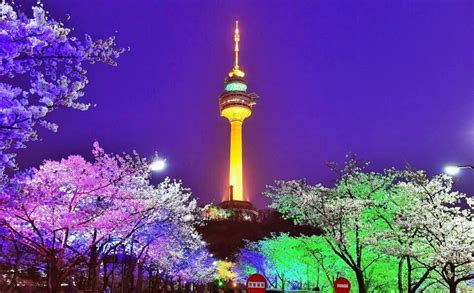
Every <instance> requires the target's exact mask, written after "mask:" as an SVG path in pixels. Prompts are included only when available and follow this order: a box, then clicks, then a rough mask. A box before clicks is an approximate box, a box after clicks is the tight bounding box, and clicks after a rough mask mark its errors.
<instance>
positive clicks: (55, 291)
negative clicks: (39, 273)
mask: <svg viewBox="0 0 474 293" xmlns="http://www.w3.org/2000/svg"><path fill="white" fill-rule="evenodd" d="M47 273H48V292H50V293H60V291H61V281H62V280H61V279H60V273H59V268H58V266H57V264H56V261H55V260H54V259H50V260H48V269H47Z"/></svg>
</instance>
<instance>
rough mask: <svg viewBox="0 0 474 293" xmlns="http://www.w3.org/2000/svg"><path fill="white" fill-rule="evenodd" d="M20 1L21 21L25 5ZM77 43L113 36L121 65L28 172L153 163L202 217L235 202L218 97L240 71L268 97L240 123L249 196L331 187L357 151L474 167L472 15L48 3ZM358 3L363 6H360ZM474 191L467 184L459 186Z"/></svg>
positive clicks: (37, 146)
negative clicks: (84, 161) (302, 183)
mask: <svg viewBox="0 0 474 293" xmlns="http://www.w3.org/2000/svg"><path fill="white" fill-rule="evenodd" d="M16 2H17V3H23V7H24V9H26V8H27V6H28V5H30V6H31V3H32V2H29V1H16ZM44 2H45V8H46V9H47V10H49V11H50V15H51V16H52V17H54V18H56V19H66V18H67V16H70V17H71V19H70V20H68V21H67V22H66V24H67V26H69V27H73V28H74V29H75V32H74V34H75V35H77V36H82V35H83V34H84V33H86V32H87V33H89V34H91V35H92V36H93V37H94V38H104V37H107V36H109V35H112V34H115V35H116V36H117V39H118V43H119V45H120V46H123V47H128V46H129V47H130V48H131V50H130V51H129V52H127V53H125V54H124V55H123V56H122V57H121V58H120V59H119V66H118V67H116V68H114V67H111V66H107V65H102V64H99V65H94V66H90V67H89V79H90V84H89V85H88V87H87V88H86V95H85V98H84V101H85V102H90V103H93V104H97V106H96V107H94V108H92V109H90V110H89V111H87V112H80V111H75V110H69V109H67V110H60V111H57V112H55V113H53V114H52V115H51V116H50V117H49V118H50V120H51V121H54V122H57V123H58V124H59V125H60V129H59V132H58V133H51V132H48V131H43V130H42V131H40V135H41V137H42V141H40V142H33V143H30V145H29V147H28V148H27V149H26V150H22V151H21V152H19V157H18V158H19V162H20V166H21V167H22V168H25V167H30V166H38V165H39V164H40V162H41V161H42V160H43V159H60V158H62V157H65V156H67V155H69V154H82V155H84V156H87V157H88V158H90V157H91V155H90V151H91V148H92V143H93V142H94V141H95V140H98V141H99V142H100V144H101V145H102V146H103V147H104V148H105V149H106V151H108V152H115V153H121V152H131V151H132V150H137V151H138V152H139V153H140V154H141V155H143V156H148V157H151V156H152V155H153V152H154V151H155V150H157V151H158V152H159V153H160V154H161V155H162V156H164V157H166V158H167V160H168V169H167V170H166V171H165V172H164V173H162V174H159V175H154V176H155V177H156V178H154V180H155V181H158V180H160V179H162V178H163V177H164V176H170V177H172V178H177V179H181V180H182V181H183V182H184V184H185V185H186V186H188V187H190V188H191V189H192V190H193V193H194V194H195V195H196V196H197V197H199V198H200V200H201V202H202V203H206V202H209V201H213V202H215V203H217V202H220V201H221V199H222V198H223V196H224V195H225V193H226V187H227V175H228V153H229V125H228V122H227V120H226V119H224V118H222V117H220V116H219V111H218V102H217V98H218V96H219V94H221V93H222V91H223V86H224V84H223V82H224V78H225V76H226V74H227V73H228V72H229V71H230V70H231V67H232V63H233V51H232V50H233V35H232V34H233V27H234V21H235V20H236V19H238V20H239V26H240V32H241V66H242V68H243V70H244V71H245V72H246V74H247V78H248V83H249V90H250V91H251V92H256V93H257V94H258V95H259V96H260V99H259V100H258V101H257V105H256V106H255V107H254V111H253V114H252V116H251V117H250V118H249V119H248V120H246V121H245V123H244V180H245V183H244V185H245V190H246V194H247V196H250V198H251V200H252V201H253V202H254V203H255V204H256V205H257V206H258V207H264V206H265V205H266V204H268V200H267V199H265V198H264V197H263V196H262V195H261V193H262V191H263V190H264V189H265V185H267V184H272V182H273V181H274V180H275V179H298V178H307V179H308V181H309V182H312V183H316V182H322V183H325V184H331V182H332V180H334V178H335V177H334V175H333V174H332V173H331V172H330V171H329V170H328V168H327V167H326V163H327V162H329V161H338V162H343V161H344V158H345V155H346V154H347V153H349V152H353V153H356V154H358V155H359V156H360V157H361V158H363V159H366V160H370V161H371V162H372V164H371V168H372V169H374V170H381V169H383V168H386V167H397V168H403V167H404V166H405V165H406V164H411V165H412V166H413V167H415V168H420V169H426V170H428V171H429V173H430V174H436V173H439V172H442V170H443V166H444V165H445V164H446V163H459V164H468V163H470V164H474V1H454V0H453V1H444V0H443V1H435V0H429V1H385V0H384V1H375V0H374V1H158V0H153V1H151V0H140V1H130V0H127V1H125V0H120V1H119V0H101V1H93V0H88V1H85V0H67V1H65V0H54V1H51V0H50V1H44ZM355 2H357V3H355ZM456 180H457V183H456V184H457V188H459V189H461V190H463V191H465V192H469V193H474V172H469V171H464V172H462V175H461V176H459V177H458V178H456Z"/></svg>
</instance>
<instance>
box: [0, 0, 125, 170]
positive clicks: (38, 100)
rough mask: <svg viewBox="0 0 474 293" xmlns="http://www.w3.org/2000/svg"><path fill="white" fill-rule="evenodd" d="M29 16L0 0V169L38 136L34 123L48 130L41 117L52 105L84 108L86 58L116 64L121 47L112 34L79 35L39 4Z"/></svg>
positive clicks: (54, 127)
mask: <svg viewBox="0 0 474 293" xmlns="http://www.w3.org/2000/svg"><path fill="white" fill-rule="evenodd" d="M32 10H33V16H32V17H31V18H29V17H28V16H27V15H26V14H25V13H23V12H19V11H15V8H14V6H12V5H11V4H8V3H6V2H5V1H2V2H1V3H0V77H1V82H0V109H1V110H0V168H1V170H3V169H4V168H5V167H7V166H9V167H15V160H14V157H15V154H14V152H15V151H14V150H15V149H19V148H24V147H25V144H26V143H27V142H29V141H32V140H36V139H38V134H37V131H36V128H35V126H36V124H40V125H42V126H43V127H46V128H47V129H50V130H52V131H56V130H57V127H58V126H57V125H56V124H54V123H51V122H48V121H47V120H45V116H46V115H47V114H49V113H51V112H52V111H54V110H56V109H58V108H73V109H78V110H87V109H88V107H89V104H85V103H82V102H81V101H80V98H81V97H82V96H83V95H84V88H85V86H86V84H87V83H88V82H89V81H88V78H87V71H86V69H85V68H84V65H85V64H86V63H88V64H94V63H97V62H102V63H106V64H110V65H116V61H115V58H117V57H119V56H120V54H121V53H123V52H124V49H119V48H117V47H116V45H115V38H114V37H110V38H108V39H105V40H95V41H94V40H93V39H92V38H91V37H90V36H89V35H86V36H85V37H84V39H83V40H80V39H79V38H77V37H75V36H72V34H71V31H72V29H70V28H67V27H66V26H65V25H64V24H63V23H62V22H59V21H56V20H54V19H52V18H50V17H49V16H48V13H47V11H45V10H44V8H43V6H42V4H38V5H37V6H33V7H32Z"/></svg>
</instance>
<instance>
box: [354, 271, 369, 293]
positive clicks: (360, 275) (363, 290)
mask: <svg viewBox="0 0 474 293" xmlns="http://www.w3.org/2000/svg"><path fill="white" fill-rule="evenodd" d="M355 274H356V278H357V285H358V286H359V293H366V292H367V290H366V288H365V280H364V273H363V272H362V270H361V269H360V268H357V269H356V270H355Z"/></svg>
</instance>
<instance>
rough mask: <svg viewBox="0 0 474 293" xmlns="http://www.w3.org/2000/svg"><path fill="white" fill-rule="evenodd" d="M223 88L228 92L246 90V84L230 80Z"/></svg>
mask: <svg viewBox="0 0 474 293" xmlns="http://www.w3.org/2000/svg"><path fill="white" fill-rule="evenodd" d="M225 90H226V91H228V92H233V91H240V92H245V91H246V90H247V85H246V84H245V83H241V82H230V83H228V84H226V86H225Z"/></svg>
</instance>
